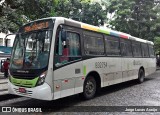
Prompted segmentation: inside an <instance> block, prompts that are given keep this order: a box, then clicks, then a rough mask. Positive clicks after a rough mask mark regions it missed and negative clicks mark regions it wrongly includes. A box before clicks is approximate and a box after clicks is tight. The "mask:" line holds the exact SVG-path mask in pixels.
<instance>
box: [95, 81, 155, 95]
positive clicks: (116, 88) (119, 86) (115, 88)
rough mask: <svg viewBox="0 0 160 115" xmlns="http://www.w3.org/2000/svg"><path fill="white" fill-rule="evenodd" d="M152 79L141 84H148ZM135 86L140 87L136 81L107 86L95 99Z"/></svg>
mask: <svg viewBox="0 0 160 115" xmlns="http://www.w3.org/2000/svg"><path fill="white" fill-rule="evenodd" d="M152 79H154V78H145V81H144V82H143V83H146V82H148V81H150V80H152ZM143 83H142V84H143ZM136 85H141V84H139V83H138V82H137V80H131V81H126V82H123V83H119V84H115V85H111V86H107V87H104V88H102V89H101V91H100V93H99V94H98V95H97V97H100V96H103V95H106V94H110V93H113V92H116V91H120V90H123V89H127V88H129V87H132V86H136Z"/></svg>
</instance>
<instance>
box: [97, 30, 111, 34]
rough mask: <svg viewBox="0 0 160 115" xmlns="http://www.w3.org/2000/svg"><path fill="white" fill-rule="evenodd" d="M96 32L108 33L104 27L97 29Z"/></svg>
mask: <svg viewBox="0 0 160 115" xmlns="http://www.w3.org/2000/svg"><path fill="white" fill-rule="evenodd" d="M98 32H101V33H104V34H110V32H109V31H106V30H104V29H98Z"/></svg>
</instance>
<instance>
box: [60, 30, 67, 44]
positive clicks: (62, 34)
mask: <svg viewBox="0 0 160 115" xmlns="http://www.w3.org/2000/svg"><path fill="white" fill-rule="evenodd" d="M66 37H67V32H66V30H64V29H62V30H61V40H62V41H66Z"/></svg>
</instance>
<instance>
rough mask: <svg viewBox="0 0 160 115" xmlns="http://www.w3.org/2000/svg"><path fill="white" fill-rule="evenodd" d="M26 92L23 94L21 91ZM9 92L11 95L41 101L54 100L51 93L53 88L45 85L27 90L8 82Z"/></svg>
mask: <svg viewBox="0 0 160 115" xmlns="http://www.w3.org/2000/svg"><path fill="white" fill-rule="evenodd" d="M22 89H23V90H24V89H25V90H24V91H23V92H22V91H20V90H22ZM8 92H9V93H10V94H15V95H20V96H26V97H30V98H35V99H40V100H52V97H53V94H52V92H51V87H50V86H49V85H48V84H47V83H44V84H43V85H40V86H37V87H34V88H26V87H20V86H15V85H13V84H12V83H11V82H10V81H8Z"/></svg>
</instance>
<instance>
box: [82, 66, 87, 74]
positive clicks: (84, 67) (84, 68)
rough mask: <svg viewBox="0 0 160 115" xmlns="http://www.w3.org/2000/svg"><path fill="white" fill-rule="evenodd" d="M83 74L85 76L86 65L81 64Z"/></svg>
mask: <svg viewBox="0 0 160 115" xmlns="http://www.w3.org/2000/svg"><path fill="white" fill-rule="evenodd" d="M83 75H85V76H86V66H83Z"/></svg>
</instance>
